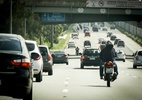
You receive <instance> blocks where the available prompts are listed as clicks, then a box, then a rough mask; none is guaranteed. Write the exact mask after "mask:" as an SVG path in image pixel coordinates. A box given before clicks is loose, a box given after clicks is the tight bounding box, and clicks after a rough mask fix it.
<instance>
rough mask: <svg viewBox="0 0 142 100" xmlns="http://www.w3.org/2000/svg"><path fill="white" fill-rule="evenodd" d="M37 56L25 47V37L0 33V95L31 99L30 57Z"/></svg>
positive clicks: (31, 72)
mask: <svg viewBox="0 0 142 100" xmlns="http://www.w3.org/2000/svg"><path fill="white" fill-rule="evenodd" d="M37 57H39V55H38V54H37V53H34V52H33V53H31V57H30V54H29V51H28V49H27V46H26V43H25V39H24V38H23V37H22V36H21V35H16V34H4V33H3V34H0V95H4V96H11V97H13V98H21V99H23V100H32V91H33V90H32V87H33V74H34V73H33V69H32V59H36V58H37Z"/></svg>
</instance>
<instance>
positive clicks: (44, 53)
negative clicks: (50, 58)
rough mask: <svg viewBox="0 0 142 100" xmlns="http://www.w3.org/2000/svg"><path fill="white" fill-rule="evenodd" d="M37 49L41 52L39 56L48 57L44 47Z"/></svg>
mask: <svg viewBox="0 0 142 100" xmlns="http://www.w3.org/2000/svg"><path fill="white" fill-rule="evenodd" d="M39 49H40V52H41V54H42V55H43V56H46V55H48V52H47V48H45V47H39Z"/></svg>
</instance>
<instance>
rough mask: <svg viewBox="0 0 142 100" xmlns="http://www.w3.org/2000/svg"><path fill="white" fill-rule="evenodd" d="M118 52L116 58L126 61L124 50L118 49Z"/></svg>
mask: <svg viewBox="0 0 142 100" xmlns="http://www.w3.org/2000/svg"><path fill="white" fill-rule="evenodd" d="M116 53H117V57H115V60H122V61H123V62H125V59H126V55H125V53H124V51H122V50H116Z"/></svg>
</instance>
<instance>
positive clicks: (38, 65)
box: [26, 40, 43, 82]
mask: <svg viewBox="0 0 142 100" xmlns="http://www.w3.org/2000/svg"><path fill="white" fill-rule="evenodd" d="M26 45H27V48H28V50H29V53H30V54H31V53H33V52H36V53H37V54H38V55H37V58H36V59H33V71H34V77H35V78H36V82H41V81H42V72H43V58H42V55H41V53H40V50H39V48H38V45H37V42H36V41H33V40H26Z"/></svg>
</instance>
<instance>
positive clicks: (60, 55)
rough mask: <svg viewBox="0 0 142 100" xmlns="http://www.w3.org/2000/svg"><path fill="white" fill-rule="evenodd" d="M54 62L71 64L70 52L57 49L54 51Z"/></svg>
mask: <svg viewBox="0 0 142 100" xmlns="http://www.w3.org/2000/svg"><path fill="white" fill-rule="evenodd" d="M52 57H53V64H58V63H66V65H68V64H69V61H68V54H67V53H66V52H65V51H64V50H55V51H53V53H52Z"/></svg>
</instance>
